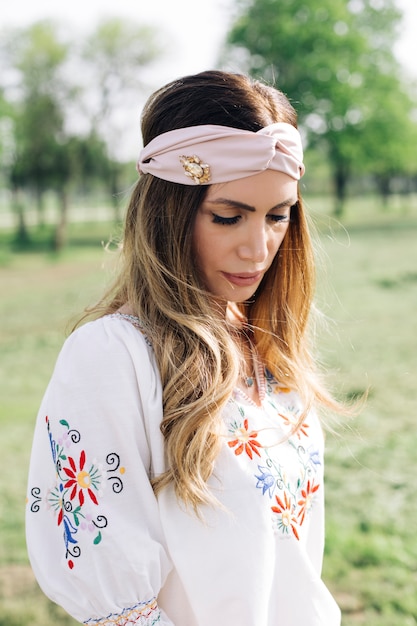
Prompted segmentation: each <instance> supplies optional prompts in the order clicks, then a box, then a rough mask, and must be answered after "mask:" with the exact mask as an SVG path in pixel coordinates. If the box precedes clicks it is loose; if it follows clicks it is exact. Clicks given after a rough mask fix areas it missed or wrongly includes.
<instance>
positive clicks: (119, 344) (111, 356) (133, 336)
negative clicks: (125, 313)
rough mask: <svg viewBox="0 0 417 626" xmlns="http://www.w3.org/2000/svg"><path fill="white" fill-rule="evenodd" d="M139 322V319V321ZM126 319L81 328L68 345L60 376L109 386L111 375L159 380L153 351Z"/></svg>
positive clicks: (111, 318)
mask: <svg viewBox="0 0 417 626" xmlns="http://www.w3.org/2000/svg"><path fill="white" fill-rule="evenodd" d="M135 319H136V318H135ZM132 322H133V320H132V321H131V320H129V319H127V318H126V317H122V316H117V315H107V316H105V317H102V318H99V319H97V320H94V321H92V322H88V323H86V324H84V325H83V326H81V327H79V328H77V329H76V330H75V331H74V332H73V333H72V334H71V335H70V336H69V337H68V338H67V339H66V341H65V343H64V345H63V347H62V350H61V352H60V354H59V357H58V360H57V364H56V372H57V371H58V372H61V373H63V372H65V375H66V376H68V377H70V376H72V377H73V376H74V375H75V374H76V376H77V378H86V379H88V380H90V382H91V381H94V379H96V380H97V381H100V385H102V384H103V383H105V381H106V379H107V377H109V376H110V375H111V376H112V377H113V379H114V378H116V379H117V378H119V379H120V378H123V377H125V376H128V377H130V376H132V375H134V376H135V378H137V376H138V374H140V378H141V379H144V378H145V379H147V378H149V376H152V377H155V375H156V373H157V367H156V364H155V358H154V353H153V350H152V347H151V345H150V343H149V341H148V340H147V338H146V336H145V335H144V333H143V331H141V330H140V328H139V327H138V325H137V324H134V323H132Z"/></svg>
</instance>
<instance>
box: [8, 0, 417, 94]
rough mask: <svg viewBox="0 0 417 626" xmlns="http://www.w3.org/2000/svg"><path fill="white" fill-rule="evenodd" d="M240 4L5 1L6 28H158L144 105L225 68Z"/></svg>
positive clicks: (407, 25)
mask: <svg viewBox="0 0 417 626" xmlns="http://www.w3.org/2000/svg"><path fill="white" fill-rule="evenodd" d="M373 1H374V2H375V3H378V2H380V1H381V0H373ZM396 2H397V5H398V6H399V8H400V9H401V10H402V11H403V12H404V16H405V19H404V21H403V24H402V28H401V36H400V38H399V42H398V44H397V47H396V49H395V52H396V54H397V57H398V59H399V61H400V62H401V63H402V64H403V65H404V67H405V68H406V70H407V71H408V72H409V74H410V75H411V76H412V77H414V78H416V79H417V66H416V63H415V58H416V54H417V43H416V33H417V0H396ZM235 4H236V1H235V0H200V1H199V2H198V1H196V0H69V1H65V0H8V1H6V0H3V1H2V7H1V11H0V29H2V28H3V27H15V26H17V27H24V26H27V25H29V24H31V23H33V22H34V21H37V20H41V19H56V20H59V21H61V22H63V23H64V24H65V27H67V26H68V28H69V29H70V30H71V31H73V32H74V31H75V32H77V31H81V32H85V33H87V32H89V31H92V30H93V29H94V26H95V25H96V24H97V23H98V21H99V20H101V19H103V18H107V17H115V16H120V17H125V18H128V19H132V20H135V22H137V23H138V24H141V25H142V24H148V25H150V26H154V27H155V28H156V29H157V31H158V32H159V33H160V37H161V39H162V41H163V43H164V45H165V46H166V49H167V53H166V54H165V55H164V56H163V58H162V59H161V61H160V62H159V63H158V64H155V65H154V66H153V67H154V69H153V73H152V75H151V76H149V78H148V77H147V80H148V82H149V84H148V86H147V87H146V89H148V93H146V90H145V93H144V94H143V102H144V101H145V99H146V98H147V96H149V95H150V94H151V93H152V92H153V91H154V90H155V89H156V88H158V87H160V86H162V85H163V84H165V83H167V82H169V81H170V80H173V79H175V78H179V77H181V76H184V75H186V74H193V73H195V72H200V71H203V70H207V69H212V68H215V67H218V66H219V64H218V58H219V52H220V50H221V46H222V42H223V41H224V38H225V36H226V33H227V30H228V28H229V27H230V25H231V23H232V20H233V10H234V6H235ZM228 69H231V70H238V69H239V68H233V67H232V68H228Z"/></svg>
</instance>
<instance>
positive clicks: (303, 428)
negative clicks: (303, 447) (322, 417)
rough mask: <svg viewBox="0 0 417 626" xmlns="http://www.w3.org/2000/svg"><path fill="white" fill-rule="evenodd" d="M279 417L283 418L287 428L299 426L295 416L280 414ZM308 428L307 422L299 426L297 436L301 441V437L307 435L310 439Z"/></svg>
mask: <svg viewBox="0 0 417 626" xmlns="http://www.w3.org/2000/svg"><path fill="white" fill-rule="evenodd" d="M278 415H279V416H280V417H282V419H283V420H284V424H285V425H286V426H291V427H292V428H294V426H295V425H296V424H297V420H296V419H295V417H294V416H290V415H282V413H278ZM307 428H309V424H307V423H306V422H303V423H302V424H300V425H299V426H297V430H296V431H295V434H296V435H297V437H298V438H299V439H301V435H305V436H306V437H308V432H307Z"/></svg>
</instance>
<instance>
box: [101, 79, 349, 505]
mask: <svg viewBox="0 0 417 626" xmlns="http://www.w3.org/2000/svg"><path fill="white" fill-rule="evenodd" d="M277 121H284V122H288V123H291V124H293V125H294V126H296V114H295V111H294V109H293V107H292V106H291V104H290V103H289V102H288V100H287V99H286V97H285V96H284V95H283V94H282V93H281V92H280V91H278V90H276V89H274V88H272V87H268V86H265V85H263V84H262V83H260V82H257V81H252V80H251V79H249V78H248V77H246V76H242V75H237V74H229V73H225V72H203V73H201V74H197V75H195V76H189V77H185V78H183V79H181V80H180V81H174V82H173V83H170V84H169V85H167V86H166V87H164V88H163V89H161V90H159V91H158V92H157V93H156V94H155V95H154V96H152V97H151V98H150V100H149V101H148V103H147V105H146V107H145V109H144V114H143V121H142V132H143V138H144V144H145V145H146V143H148V142H149V141H150V140H151V139H152V138H153V137H154V136H156V135H158V134H160V133H162V132H166V131H168V130H172V129H173V128H181V127H185V126H190V125H196V124H200V123H204V124H223V125H226V126H234V127H238V128H243V129H247V130H258V129H259V128H262V127H264V126H266V125H267V124H270V123H273V122H277ZM206 192H207V187H204V186H201V187H192V186H187V185H178V184H175V183H170V182H167V181H164V180H161V179H158V178H155V177H153V176H151V175H143V176H141V177H140V179H139V181H138V183H137V185H136V187H135V189H134V191H133V194H132V197H131V200H130V204H129V207H128V211H127V216H126V222H125V232H124V239H123V248H122V250H121V267H120V271H119V275H118V277H117V280H116V281H115V283H114V285H113V287H112V288H111V289H110V290H109V291H108V293H107V294H106V295H105V296H104V297H103V299H102V300H101V302H100V303H99V304H98V305H96V306H95V307H93V308H92V309H91V311H90V313H91V314H93V315H96V316H99V315H104V314H108V313H113V312H115V311H117V310H118V309H119V308H120V307H122V306H123V305H126V303H128V304H129V309H130V311H131V312H132V313H133V314H135V315H137V316H138V317H139V319H140V320H141V323H142V324H143V326H144V329H145V332H146V335H147V337H148V338H149V340H150V342H151V343H152V346H153V350H154V352H155V358H156V362H157V365H158V368H159V373H160V377H161V382H162V388H163V420H162V424H161V431H162V433H163V436H164V440H165V450H166V457H167V465H168V469H167V471H166V472H165V473H164V474H162V475H161V476H155V477H153V478H152V482H153V486H154V489H155V492H156V493H158V492H159V491H160V490H161V489H163V488H164V487H166V486H167V485H169V484H173V486H174V489H175V492H176V494H177V496H178V497H179V498H180V499H182V501H183V502H184V503H185V504H186V505H191V506H192V507H193V508H194V510H195V511H197V512H198V508H199V506H200V505H201V504H203V503H208V502H213V497H212V495H211V494H210V491H209V489H208V486H207V480H208V479H209V477H210V476H211V474H212V471H213V466H214V462H215V459H216V456H217V455H218V452H219V448H220V445H221V438H220V436H219V429H220V425H221V411H222V409H223V407H224V406H225V404H226V402H227V401H228V399H229V398H230V396H231V394H232V392H233V389H234V388H235V385H236V382H237V378H238V374H239V365H240V361H239V353H238V350H237V348H236V346H235V343H234V342H233V340H232V338H231V337H230V335H229V332H228V330H227V327H226V324H225V320H224V318H223V319H221V317H220V315H217V314H216V311H214V310H213V305H212V303H211V302H210V298H209V294H207V293H206V291H205V290H204V286H203V285H202V283H201V278H200V276H199V273H198V268H197V267H196V263H195V259H194V254H193V241H192V236H193V225H194V218H195V215H196V212H197V210H198V208H199V206H200V204H201V202H202V200H203V198H204V196H205V194H206ZM313 292H314V258H313V250H312V244H311V239H310V234H309V229H308V225H307V221H306V216H305V214H304V209H303V202H302V199H301V197H300V198H299V200H298V203H297V205H296V206H295V207H293V209H292V214H291V223H290V225H289V229H288V231H287V234H286V236H285V238H284V241H283V244H282V246H281V248H280V250H279V252H278V254H277V256H276V257H275V259H274V262H273V264H272V266H271V268H270V269H269V270H268V272H267V275H266V276H265V277H264V280H263V282H262V283H261V286H260V287H259V289H258V291H257V293H256V295H255V298H254V300H253V302H251V303H244V304H241V305H239V307H240V310H241V312H242V314H243V315H245V317H247V322H248V326H249V327H250V328H252V329H253V333H254V339H255V342H256V346H257V350H258V353H259V356H260V358H261V360H262V361H263V363H264V364H265V366H266V367H267V368H268V370H269V371H270V372H271V373H272V374H273V375H274V376H275V377H276V378H277V380H278V381H284V383H285V386H288V387H291V388H293V389H296V390H298V392H299V393H300V395H301V397H302V398H303V400H304V403H305V410H306V411H308V409H309V407H311V405H312V403H314V402H316V403H321V404H322V405H324V406H327V407H332V408H336V407H337V403H336V401H335V400H333V399H332V397H331V396H330V394H329V393H328V392H327V391H326V389H325V388H324V386H323V385H322V384H321V383H320V380H319V377H318V375H317V373H316V368H315V361H314V359H313V357H312V356H311V352H310V347H309V337H308V326H309V324H308V322H309V315H310V310H311V306H312V300H313ZM303 418H305V413H304V414H303V415H302V416H301V419H300V421H301V420H302V419H303Z"/></svg>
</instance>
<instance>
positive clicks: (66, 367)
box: [26, 317, 172, 626]
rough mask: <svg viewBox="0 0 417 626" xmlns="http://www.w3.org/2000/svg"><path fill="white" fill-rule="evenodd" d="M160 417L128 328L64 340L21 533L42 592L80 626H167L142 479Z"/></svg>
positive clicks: (151, 381) (162, 570)
mask: <svg viewBox="0 0 417 626" xmlns="http://www.w3.org/2000/svg"><path fill="white" fill-rule="evenodd" d="M161 417H162V400H161V386H160V382H159V377H158V374H157V368H156V366H155V364H154V362H153V354H152V350H151V348H150V347H149V346H148V345H147V343H146V339H145V338H144V337H143V335H142V334H141V333H140V331H138V330H137V329H136V328H135V327H134V326H133V325H132V324H130V323H129V322H127V321H122V320H120V319H112V318H111V317H108V318H103V319H102V320H97V321H95V322H91V323H89V324H86V325H85V326H83V327H82V328H80V329H78V330H77V331H76V332H75V333H73V334H72V335H71V336H70V337H69V338H68V339H67V341H66V343H65V344H64V347H63V349H62V352H61V354H60V356H59V358H58V361H57V364H56V367H55V371H54V373H53V376H52V379H51V382H50V384H49V386H48V389H47V391H46V394H45V397H44V399H43V402H42V405H41V409H40V412H39V415H38V419H37V424H36V428H35V435H34V442H33V449H32V456H31V463H30V470H29V486H28V505H27V516H26V530H27V546H28V553H29V558H30V561H31V565H32V568H33V571H34V573H35V576H36V578H37V580H38V582H39V584H40V586H41V588H42V589H43V591H44V593H45V594H46V595H47V596H48V597H49V598H50V599H51V600H53V601H54V602H56V603H57V604H60V605H61V606H62V607H63V608H64V609H65V610H66V611H67V612H68V613H69V614H70V615H72V616H73V617H74V618H75V619H76V620H78V621H80V622H82V623H84V624H89V625H97V626H98V625H100V626H104V625H106V624H112V625H125V624H140V625H141V626H150V625H151V624H155V623H158V624H161V625H163V626H168V625H172V622H171V620H170V619H169V617H168V616H166V615H165V614H164V613H163V612H162V610H160V609H159V607H158V604H157V596H158V593H159V591H160V589H161V587H162V586H163V584H164V581H165V579H166V577H167V575H168V573H169V571H170V569H171V562H170V559H169V557H168V554H167V550H166V548H165V547H164V537H163V533H162V529H161V524H160V519H159V512H158V503H157V500H156V498H155V496H154V493H153V490H152V487H151V485H150V481H149V475H150V472H151V466H154V465H155V463H156V465H161V463H163V460H162V457H163V446H162V441H161V440H160V439H159V437H160V433H159V424H160V421H161ZM151 446H152V457H151V453H150V450H151ZM161 455H162V457H161ZM154 457H161V458H154Z"/></svg>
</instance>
